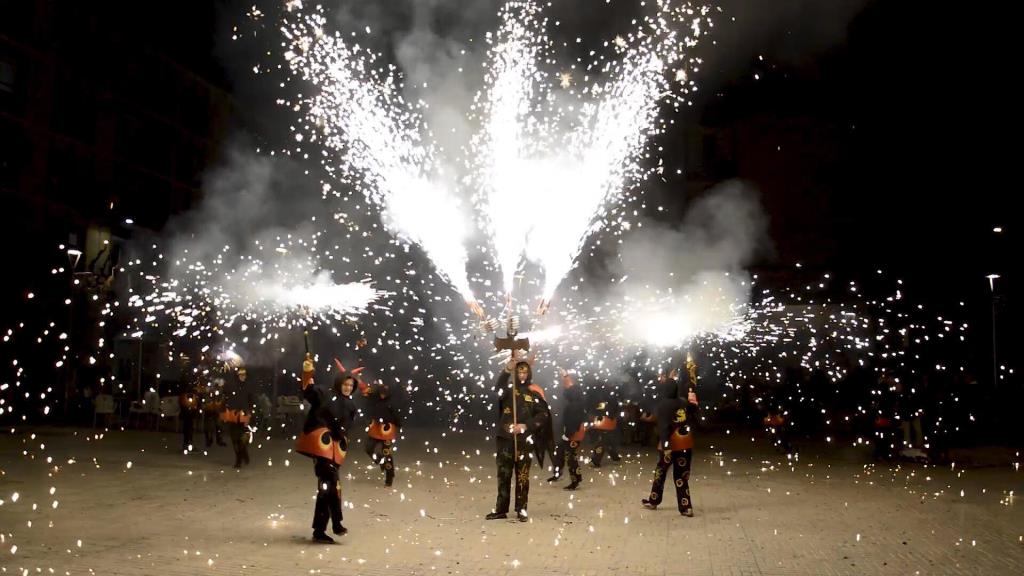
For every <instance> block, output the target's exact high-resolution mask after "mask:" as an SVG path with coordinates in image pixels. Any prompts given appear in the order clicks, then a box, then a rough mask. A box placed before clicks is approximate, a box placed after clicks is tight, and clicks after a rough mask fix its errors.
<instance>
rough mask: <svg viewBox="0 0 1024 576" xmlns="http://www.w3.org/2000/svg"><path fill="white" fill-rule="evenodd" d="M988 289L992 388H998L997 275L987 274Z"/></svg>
mask: <svg viewBox="0 0 1024 576" xmlns="http://www.w3.org/2000/svg"><path fill="white" fill-rule="evenodd" d="M986 278H988V288H989V291H990V292H991V294H992V387H993V388H998V387H999V364H998V361H997V357H996V355H997V352H996V351H997V347H996V280H997V279H998V278H999V274H989V275H988V276H986Z"/></svg>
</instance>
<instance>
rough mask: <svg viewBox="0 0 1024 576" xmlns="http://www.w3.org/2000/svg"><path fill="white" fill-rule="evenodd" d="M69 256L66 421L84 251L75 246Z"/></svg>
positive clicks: (68, 412) (72, 381) (65, 384)
mask: <svg viewBox="0 0 1024 576" xmlns="http://www.w3.org/2000/svg"><path fill="white" fill-rule="evenodd" d="M67 255H68V266H69V267H70V271H69V273H68V344H67V352H68V353H67V356H66V359H65V363H64V364H65V366H66V368H67V375H66V377H65V378H64V419H65V420H67V418H68V415H69V414H70V412H71V406H69V404H70V403H71V391H72V389H73V387H74V381H75V362H74V353H75V332H74V327H75V268H77V267H78V261H79V259H81V257H82V251H81V250H79V249H78V248H76V247H75V246H74V245H70V246H68V248H67Z"/></svg>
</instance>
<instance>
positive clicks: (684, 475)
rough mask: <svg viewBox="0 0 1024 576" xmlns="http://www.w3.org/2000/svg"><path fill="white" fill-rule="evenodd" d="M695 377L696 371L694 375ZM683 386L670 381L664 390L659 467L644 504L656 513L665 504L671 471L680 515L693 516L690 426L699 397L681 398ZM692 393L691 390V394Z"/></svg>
mask: <svg viewBox="0 0 1024 576" xmlns="http://www.w3.org/2000/svg"><path fill="white" fill-rule="evenodd" d="M691 375H692V376H693V377H695V371H691ZM680 387H681V386H680V385H679V383H677V382H676V381H675V380H673V379H671V378H668V379H666V380H665V382H663V383H662V384H661V386H660V391H661V400H660V402H659V403H658V408H657V418H658V421H657V425H658V464H657V468H656V469H655V471H654V483H653V484H652V486H651V494H650V496H649V497H648V498H645V499H644V500H643V501H642V503H643V505H644V507H645V508H648V509H651V510H653V509H655V508H657V507H658V505H659V504H661V500H662V494H663V492H664V490H665V477H666V476H667V474H668V469H669V467H671V468H672V478H673V479H674V480H675V485H676V503H677V505H678V508H679V513H680V514H682V515H683V516H693V502H692V501H691V499H690V464H691V459H692V457H693V435H692V434H691V433H690V425H691V423H693V422H694V421H695V420H694V419H695V418H696V413H697V402H696V395H693V396H689V398H687V399H684V398H681V397H680V396H681V393H682V391H681V390H679V388H680ZM688 391H689V390H688Z"/></svg>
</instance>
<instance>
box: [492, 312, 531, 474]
mask: <svg viewBox="0 0 1024 576" xmlns="http://www.w3.org/2000/svg"><path fill="white" fill-rule="evenodd" d="M518 333H519V317H518V316H515V315H511V314H510V315H509V317H508V324H507V325H506V327H505V337H504V338H499V337H497V336H495V337H494V347H495V349H497V350H498V351H499V352H500V351H502V350H508V352H509V359H508V362H509V364H511V365H512V374H511V378H510V380H511V382H512V451H513V455H514V457H515V461H516V462H518V461H519V440H518V436H519V431H518V428H519V417H518V414H517V412H516V388H517V384H518V381H517V378H518V377H519V376H518V374H516V368H515V359H516V351H517V350H523V351H529V350H530V340H529V339H528V338H516V336H517V335H518Z"/></svg>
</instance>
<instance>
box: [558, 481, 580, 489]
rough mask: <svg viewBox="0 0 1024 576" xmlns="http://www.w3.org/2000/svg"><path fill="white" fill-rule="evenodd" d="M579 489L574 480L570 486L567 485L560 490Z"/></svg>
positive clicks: (578, 484)
mask: <svg viewBox="0 0 1024 576" xmlns="http://www.w3.org/2000/svg"><path fill="white" fill-rule="evenodd" d="M579 487H580V483H579V482H577V481H575V480H574V481H573V482H572V483H571V484H569V485H568V486H566V487H565V488H562V490H575V489H577V488H579Z"/></svg>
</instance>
